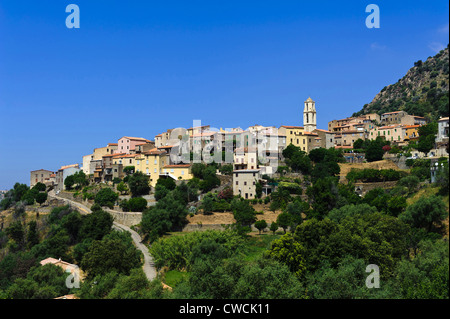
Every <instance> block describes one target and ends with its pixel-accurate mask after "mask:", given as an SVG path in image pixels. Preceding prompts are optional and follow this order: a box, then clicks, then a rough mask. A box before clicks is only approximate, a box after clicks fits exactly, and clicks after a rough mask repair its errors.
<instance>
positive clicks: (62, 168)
mask: <svg viewBox="0 0 450 319" xmlns="http://www.w3.org/2000/svg"><path fill="white" fill-rule="evenodd" d="M71 167H79V165H78V164H72V165H66V166H61V168H60V170H65V169H66V168H71Z"/></svg>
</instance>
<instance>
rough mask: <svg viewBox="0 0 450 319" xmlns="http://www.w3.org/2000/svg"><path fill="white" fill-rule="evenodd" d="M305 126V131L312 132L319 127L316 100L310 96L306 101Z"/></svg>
mask: <svg viewBox="0 0 450 319" xmlns="http://www.w3.org/2000/svg"><path fill="white" fill-rule="evenodd" d="M303 127H304V128H305V132H312V131H314V130H315V129H316V128H317V123H316V102H314V101H313V100H312V99H311V98H310V97H309V98H308V99H307V100H306V101H305V109H304V110H303Z"/></svg>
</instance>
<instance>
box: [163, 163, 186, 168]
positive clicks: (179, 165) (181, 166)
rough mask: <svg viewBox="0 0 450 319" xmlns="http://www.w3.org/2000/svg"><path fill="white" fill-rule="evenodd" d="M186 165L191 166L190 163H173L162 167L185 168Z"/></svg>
mask: <svg viewBox="0 0 450 319" xmlns="http://www.w3.org/2000/svg"><path fill="white" fill-rule="evenodd" d="M187 167H191V164H175V165H165V166H163V168H187Z"/></svg>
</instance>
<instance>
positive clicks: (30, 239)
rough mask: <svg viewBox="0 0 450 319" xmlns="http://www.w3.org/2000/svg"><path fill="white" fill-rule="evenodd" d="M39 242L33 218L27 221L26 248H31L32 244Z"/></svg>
mask: <svg viewBox="0 0 450 319" xmlns="http://www.w3.org/2000/svg"><path fill="white" fill-rule="evenodd" d="M37 244H39V236H38V232H37V223H36V221H35V220H32V221H30V222H29V223H28V232H27V246H28V249H30V248H32V247H33V246H34V245H37Z"/></svg>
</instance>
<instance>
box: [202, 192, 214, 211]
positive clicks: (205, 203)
mask: <svg viewBox="0 0 450 319" xmlns="http://www.w3.org/2000/svg"><path fill="white" fill-rule="evenodd" d="M201 208H202V209H203V214H205V215H206V214H211V213H212V212H213V209H214V199H213V197H212V196H208V195H207V196H205V197H204V198H203V200H202V204H201Z"/></svg>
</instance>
